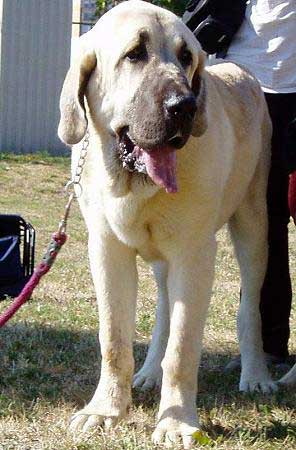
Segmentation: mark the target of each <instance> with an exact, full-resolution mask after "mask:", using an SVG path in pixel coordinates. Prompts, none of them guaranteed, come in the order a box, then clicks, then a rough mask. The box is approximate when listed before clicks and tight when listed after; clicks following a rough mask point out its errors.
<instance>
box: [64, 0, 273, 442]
mask: <svg viewBox="0 0 296 450" xmlns="http://www.w3.org/2000/svg"><path fill="white" fill-rule="evenodd" d="M204 62H205V56H204V54H203V52H202V51H201V48H200V46H199V44H198V42H197V41H196V40H195V38H194V36H193V34H192V33H191V32H190V31H189V30H188V29H187V27H186V26H185V25H184V24H183V23H182V21H181V20H180V19H178V18H177V17H176V16H175V15H173V14H172V13H170V12H168V11H166V10H163V9H161V8H158V7H156V6H153V5H151V4H149V3H146V2H142V1H138V0H131V1H129V2H124V3H122V4H120V5H119V6H117V7H116V8H114V9H113V10H111V11H110V12H108V13H107V14H106V15H104V16H103V17H102V18H101V19H100V20H99V22H98V23H97V25H96V26H95V27H94V28H93V29H92V30H91V31H90V32H88V33H87V34H86V35H84V36H83V37H82V38H81V43H80V53H79V57H78V59H77V60H76V61H75V62H74V63H73V65H72V66H71V68H70V70H69V72H68V74H67V77H66V80H65V83H64V87H63V91H62V95H61V122H60V126H59V136H60V137H61V139H62V140H63V141H64V142H66V143H67V144H70V145H73V144H77V143H79V142H80V141H81V140H82V139H83V137H84V136H85V133H86V131H87V128H88V129H89V135H90V137H89V139H90V146H89V150H88V154H87V160H86V165H85V169H84V172H83V175H82V187H83V194H82V196H81V198H80V206H81V210H82V213H83V216H84V218H85V221H86V224H87V227H88V231H89V256H90V264H91V270H92V275H93V280H94V284H95V288H96V293H97V298H98V304H99V314H100V344H101V352H102V369H101V378H100V381H99V385H98V387H97V389H96V392H95V394H94V396H93V398H92V400H91V401H90V403H89V404H88V405H87V406H86V407H85V408H84V409H83V410H82V411H79V412H78V413H76V414H75V416H74V417H73V419H72V422H71V428H72V430H74V431H75V430H77V431H80V430H82V431H85V430H87V429H88V428H90V427H92V426H94V425H97V424H104V423H105V424H107V425H114V424H115V423H116V422H117V421H118V420H119V419H121V418H122V417H123V416H124V415H125V414H126V412H127V408H128V406H129V404H130V401H131V383H132V377H133V370H134V361H133V355H132V342H133V337H134V322H135V305H136V296H137V269H136V255H137V254H140V255H141V256H142V257H143V258H144V259H145V260H147V261H150V262H152V263H153V265H154V269H155V274H156V278H157V282H158V286H159V292H160V295H159V297H160V299H159V300H160V303H159V306H158V313H157V325H156V328H155V333H154V337H153V343H152V347H151V349H150V352H149V355H148V359H147V361H146V363H145V365H144V367H143V369H142V370H141V371H140V372H139V373H138V374H137V375H136V376H135V385H136V386H144V387H145V388H146V387H149V386H151V385H153V384H155V383H157V382H158V381H159V379H160V378H161V372H162V371H163V377H162V391H161V402H160V408H159V416H158V424H157V427H156V430H155V432H154V434H153V440H154V442H156V443H158V442H162V441H163V440H166V441H170V442H173V443H174V442H176V441H177V440H178V439H180V438H181V439H182V440H183V445H184V447H185V448H189V447H190V446H191V444H192V442H193V438H192V433H193V432H194V431H195V430H196V429H197V428H198V427H199V424H198V419H197V415H196V404H195V398H196V391H197V371H198V365H199V358H200V353H201V346H202V337H203V329H204V324H205V319H206V315H207V309H208V305H209V301H210V296H211V287H212V282H213V277H214V262H215V254H216V240H215V233H216V231H217V230H218V229H219V228H220V227H221V226H222V225H223V224H225V223H226V222H228V223H229V227H230V231H231V235H232V239H233V243H234V246H235V250H236V254H237V258H238V261H239V265H240V269H241V286H242V298H241V302H240V307H239V315H238V334H239V343H240V351H241V356H242V373H241V379H240V389H241V390H242V391H254V390H258V389H259V390H262V391H263V392H269V391H272V390H274V389H276V386H275V384H274V383H273V382H272V380H271V378H270V376H269V373H268V371H267V368H266V365H265V360H264V355H263V350H262V343H261V334H260V317H259V308H258V304H259V294H260V288H261V285H262V281H263V277H264V274H265V268H266V252H267V244H266V229H267V226H266V205H265V192H266V182H267V174H268V166H269V141H270V134H271V126H270V121H269V118H268V113H267V110H266V105H265V102H264V97H263V95H262V92H261V89H260V87H259V85H258V83H257V81H256V80H255V79H254V78H253V77H252V76H251V75H250V74H248V73H246V72H245V71H243V70H242V69H241V68H239V67H238V66H236V65H234V64H232V63H223V64H219V65H216V66H212V67H209V68H206V69H204ZM80 148H81V143H80V144H79V145H76V146H74V148H73V171H74V172H75V168H76V164H77V161H78V158H79V153H80ZM160 364H161V366H162V369H161V366H160Z"/></svg>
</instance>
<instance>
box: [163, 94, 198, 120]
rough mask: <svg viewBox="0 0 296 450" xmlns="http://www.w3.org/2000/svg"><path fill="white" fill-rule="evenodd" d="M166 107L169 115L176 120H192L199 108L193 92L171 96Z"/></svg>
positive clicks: (166, 102)
mask: <svg viewBox="0 0 296 450" xmlns="http://www.w3.org/2000/svg"><path fill="white" fill-rule="evenodd" d="M164 107H165V110H166V112H167V114H168V116H169V117H170V118H172V119H175V120H186V119H187V120H192V119H193V117H194V114H195V113H196V109H197V107H196V99H195V97H194V95H193V94H188V95H180V96H173V97H170V98H168V99H167V100H166V101H165V104H164Z"/></svg>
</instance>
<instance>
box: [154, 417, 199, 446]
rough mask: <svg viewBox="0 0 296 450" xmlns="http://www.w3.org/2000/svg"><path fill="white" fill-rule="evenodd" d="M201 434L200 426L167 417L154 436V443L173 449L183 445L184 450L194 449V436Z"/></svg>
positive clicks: (159, 424) (160, 423)
mask: <svg viewBox="0 0 296 450" xmlns="http://www.w3.org/2000/svg"><path fill="white" fill-rule="evenodd" d="M199 432H200V430H199V427H198V425H196V426H192V425H189V424H188V423H185V422H178V421H176V420H175V419H171V418H169V417H167V418H165V419H162V420H161V421H160V422H159V423H158V425H157V427H156V429H155V431H154V433H153V434H152V441H153V443H154V444H155V445H161V444H164V445H165V446H166V447H173V448H176V445H178V444H181V445H182V448H184V449H186V450H187V449H191V448H193V446H194V444H195V442H196V440H195V438H194V434H195V433H199Z"/></svg>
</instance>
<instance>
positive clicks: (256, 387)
mask: <svg viewBox="0 0 296 450" xmlns="http://www.w3.org/2000/svg"><path fill="white" fill-rule="evenodd" d="M239 390H240V391H241V392H261V393H262V394H272V393H273V392H276V391H277V390H278V386H277V384H276V383H275V382H274V381H272V380H266V381H241V382H240V385H239Z"/></svg>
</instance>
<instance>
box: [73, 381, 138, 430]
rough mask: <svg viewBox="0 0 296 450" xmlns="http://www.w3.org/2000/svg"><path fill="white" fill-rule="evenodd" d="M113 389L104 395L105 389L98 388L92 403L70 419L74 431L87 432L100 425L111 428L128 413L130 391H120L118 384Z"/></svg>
mask: <svg viewBox="0 0 296 450" xmlns="http://www.w3.org/2000/svg"><path fill="white" fill-rule="evenodd" d="M111 389H112V387H110V391H108V392H112V395H103V392H105V391H101V390H100V389H97V391H96V393H95V395H94V397H93V399H92V400H91V401H90V403H89V404H88V405H86V406H85V408H83V409H81V410H80V411H78V412H77V413H76V414H74V416H73V417H72V418H71V421H70V431H71V432H72V433H85V432H87V431H90V430H91V429H93V428H95V427H99V426H102V427H104V428H106V429H110V428H113V427H115V426H116V425H117V423H118V422H119V421H120V420H121V419H123V418H124V417H125V416H126V415H127V411H128V408H129V405H130V404H131V396H130V393H128V392H127V391H126V390H122V392H120V390H119V389H116V386H115V387H114V386H113V390H112V391H111ZM116 394H117V395H116Z"/></svg>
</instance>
